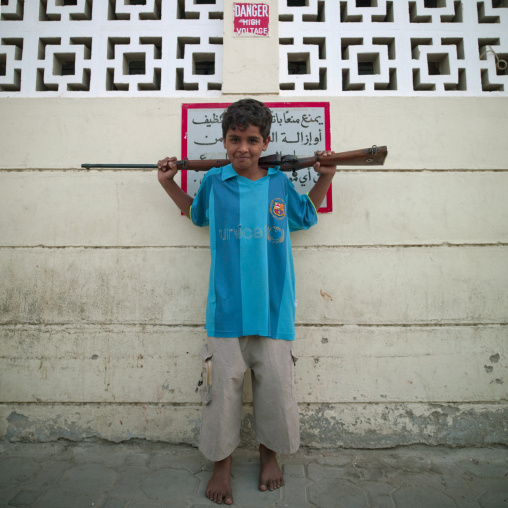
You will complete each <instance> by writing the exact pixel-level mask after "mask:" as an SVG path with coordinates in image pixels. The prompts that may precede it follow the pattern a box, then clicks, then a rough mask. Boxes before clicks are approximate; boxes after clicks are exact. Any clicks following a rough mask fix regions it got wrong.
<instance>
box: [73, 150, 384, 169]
mask: <svg viewBox="0 0 508 508" xmlns="http://www.w3.org/2000/svg"><path fill="white" fill-rule="evenodd" d="M387 155H388V149H387V148H386V146H376V145H373V146H372V147H371V148H364V149H362V150H351V151H349V152H341V153H336V154H333V155H327V156H326V157H322V156H320V155H314V156H312V157H300V158H298V157H296V156H295V155H282V154H281V153H276V154H275V155H267V156H265V157H260V159H259V162H258V164H259V165H260V166H261V167H262V168H271V167H276V166H279V167H280V170H281V171H293V172H294V171H296V170H297V169H302V168H308V167H310V166H313V165H314V164H315V163H316V162H326V164H327V165H337V166H382V165H383V164H384V162H385V159H386V156H387ZM230 163H231V161H230V160H229V159H219V160H213V159H204V160H189V159H187V158H185V159H183V160H181V161H176V165H177V167H178V169H188V170H192V171H208V170H209V169H212V168H220V167H223V166H227V165H228V164H230ZM81 167H82V168H86V169H90V168H105V169H113V168H134V169H140V168H143V169H145V168H147V169H156V168H157V164H81Z"/></svg>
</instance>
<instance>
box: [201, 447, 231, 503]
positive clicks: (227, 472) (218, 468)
mask: <svg viewBox="0 0 508 508" xmlns="http://www.w3.org/2000/svg"><path fill="white" fill-rule="evenodd" d="M232 461H233V458H232V457H231V455H230V456H229V457H226V458H225V459H224V460H219V461H218V462H214V467H213V473H212V477H211V478H210V481H209V482H208V485H207V486H206V491H205V494H206V497H207V498H208V499H210V500H211V501H215V502H216V503H217V504H222V501H223V500H224V503H225V504H233V491H232V490H231V463H232Z"/></svg>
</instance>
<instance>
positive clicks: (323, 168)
mask: <svg viewBox="0 0 508 508" xmlns="http://www.w3.org/2000/svg"><path fill="white" fill-rule="evenodd" d="M334 153H335V152H334V151H333V150H326V151H324V152H316V155H319V156H320V157H322V158H324V157H327V156H328V155H333V154H334ZM313 167H314V171H316V173H319V174H320V175H335V173H336V171H337V165H336V164H332V165H329V164H326V161H322V162H316V163H315V164H314V166H313Z"/></svg>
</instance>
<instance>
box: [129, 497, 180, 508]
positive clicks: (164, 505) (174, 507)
mask: <svg viewBox="0 0 508 508" xmlns="http://www.w3.org/2000/svg"><path fill="white" fill-rule="evenodd" d="M180 506H181V505H180ZM180 506H179V505H178V504H177V503H176V502H175V503H173V502H169V501H155V500H153V499H147V498H146V497H136V498H135V499H133V500H132V501H130V502H129V504H128V508H169V507H170V508H180Z"/></svg>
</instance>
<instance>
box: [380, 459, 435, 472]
mask: <svg viewBox="0 0 508 508" xmlns="http://www.w3.org/2000/svg"><path fill="white" fill-rule="evenodd" d="M382 461H383V462H384V463H385V464H386V465H387V466H390V467H391V468H393V469H397V470H403V471H409V472H415V473H420V472H422V471H429V470H430V468H431V466H432V464H431V462H430V459H428V458H427V457H423V456H407V455H403V454H390V455H386V456H383V459H382Z"/></svg>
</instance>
